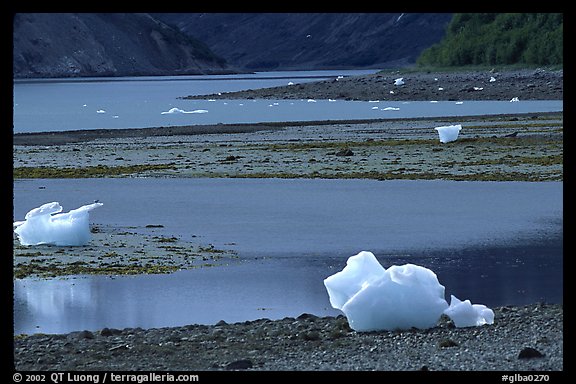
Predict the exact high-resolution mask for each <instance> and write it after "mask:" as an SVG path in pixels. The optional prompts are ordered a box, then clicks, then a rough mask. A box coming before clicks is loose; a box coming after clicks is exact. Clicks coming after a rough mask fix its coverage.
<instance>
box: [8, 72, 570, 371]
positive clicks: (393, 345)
mask: <svg viewBox="0 0 576 384" xmlns="http://www.w3.org/2000/svg"><path fill="white" fill-rule="evenodd" d="M399 77H403V78H404V80H405V84H406V86H403V87H397V86H394V84H393V82H394V79H396V78H399ZM491 77H493V78H494V79H495V80H494V81H490V78H491ZM408 85H411V86H410V87H408ZM474 87H477V88H482V89H481V90H475V89H474ZM439 88H442V89H441V90H439ZM390 91H394V93H393V94H392V93H390ZM182 96H183V97H185V96H186V95H182ZM202 97H205V98H208V97H210V98H218V97H222V98H230V97H234V98H314V99H323V98H334V97H337V98H340V99H342V98H344V99H349V100H487V99H491V100H510V99H511V98H513V97H518V98H519V99H521V100H528V99H557V100H558V99H562V98H563V71H562V70H560V71H548V70H544V69H536V70H518V71H483V72H478V71H476V72H472V71H470V72H457V73H410V72H406V73H398V72H390V73H380V74H375V75H367V76H359V77H350V78H342V79H338V80H329V81H321V82H315V83H307V84H302V85H297V86H286V87H279V88H274V89H268V90H254V91H245V92H240V93H235V94H222V95H209V96H202ZM447 124H462V126H463V129H462V132H461V136H460V138H459V139H458V140H457V141H455V142H452V143H448V144H444V145H440V144H439V142H438V136H437V134H436V133H435V132H434V130H433V128H434V127H437V126H439V125H447ZM13 144H14V146H13V148H14V166H13V167H14V168H13V171H14V178H15V179H17V178H49V177H56V178H66V177H135V176H136V177H264V178H268V177H285V178H295V177H307V178H371V179H378V180H389V179H400V178H411V179H450V180H494V181H501V180H507V181H510V180H518V181H562V180H563V113H542V114H530V115H509V116H489V117H482V116H474V117H460V118H457V119H441V118H439V119H399V120H387V121H379V120H373V121H344V122H338V123H335V122H310V123H305V124H304V123H296V122H286V123H274V124H247V125H241V124H239V125H219V126H210V127H173V128H170V129H167V128H146V129H130V130H94V131H75V132H61V133H58V132H56V133H49V134H48V133H36V134H16V135H14V142H13ZM71 164H73V165H71ZM62 169H65V171H62ZM150 224H151V226H150V227H149V228H139V229H138V230H137V231H135V230H133V229H130V228H107V227H101V228H93V235H94V241H95V242H96V243H94V244H92V245H91V247H86V248H85V249H83V251H84V250H85V251H86V252H84V254H83V255H82V257H83V259H82V260H80V261H81V262H82V263H83V264H78V263H77V261H78V260H77V259H76V258H75V256H74V255H68V254H67V252H68V251H67V250H64V251H62V250H61V249H60V248H59V247H40V248H33V247H22V246H20V245H19V244H18V241H17V239H14V275H15V278H23V277H27V276H36V277H41V278H49V277H51V276H59V275H66V274H74V273H78V271H81V272H80V273H98V272H104V273H110V274H114V273H120V272H119V271H124V272H125V273H159V272H160V273H169V272H171V271H173V270H175V269H185V268H194V267H202V266H208V265H210V266H211V265H212V264H213V263H216V264H217V263H218V262H222V261H224V262H225V261H226V260H227V259H231V258H234V257H236V256H235V255H234V254H233V253H231V252H228V251H226V250H216V249H214V248H213V247H212V246H211V245H210V244H201V243H200V242H198V243H194V244H192V243H182V242H180V241H179V240H178V239H176V238H172V237H170V236H166V235H163V236H156V235H155V233H154V225H155V224H157V223H150ZM136 232H137V233H136ZM104 243H107V244H108V245H109V247H110V249H109V250H108V253H106V254H102V253H101V248H102V247H99V246H98V244H104ZM147 253H148V254H152V253H153V254H154V255H156V257H155V258H149V259H148V260H146V261H144V260H139V261H138V263H136V262H135V258H134V257H135V256H138V255H142V254H147ZM55 258H59V260H58V261H57V262H55ZM50 263H51V264H52V268H48V269H46V268H44V267H46V266H47V265H48V264H50ZM110 265H113V266H116V267H118V268H119V269H118V270H113V269H110V270H108V271H106V270H105V268H106V267H107V266H110ZM80 267H85V270H82V269H78V268H80ZM34 268H36V269H34ZM155 268H156V269H155ZM171 268H173V269H171ZM66 272H68V273H66ZM493 309H494V312H495V321H494V324H493V325H484V326H481V327H472V328H455V327H454V325H453V324H452V322H451V321H450V320H449V319H448V318H446V317H442V318H441V319H440V321H439V322H438V325H437V326H436V327H434V328H431V329H428V330H415V329H414V330H409V331H401V332H400V331H394V332H369V333H359V332H355V331H352V330H351V329H350V328H349V327H348V322H347V320H346V318H345V317H343V316H339V317H316V316H314V315H309V314H302V315H301V316H298V317H297V318H285V319H282V320H274V321H272V320H268V319H261V320H256V321H249V322H243V323H235V324H227V323H225V322H220V323H217V324H214V325H209V326H208V325H194V324H193V325H187V326H183V327H174V328H159V329H140V328H129V329H108V328H105V329H102V330H99V331H93V332H92V331H81V330H79V331H78V332H73V333H70V334H66V335H46V334H34V335H15V336H14V367H15V369H16V370H19V371H63V370H68V371H76V370H78V371H91V370H105V371H110V370H112V371H147V370H154V371H156V370H158V371H230V370H234V371H238V370H239V371H255V370H258V371H374V370H376V371H426V370H429V371H513V372H518V371H562V370H563V369H564V366H563V305H562V304H546V303H534V304H532V305H527V306H516V307H512V306H511V307H498V308H493Z"/></svg>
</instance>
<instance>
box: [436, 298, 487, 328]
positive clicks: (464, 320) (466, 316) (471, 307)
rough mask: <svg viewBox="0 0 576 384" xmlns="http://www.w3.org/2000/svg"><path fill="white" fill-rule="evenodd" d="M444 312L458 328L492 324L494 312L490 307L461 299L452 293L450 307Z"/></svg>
mask: <svg viewBox="0 0 576 384" xmlns="http://www.w3.org/2000/svg"><path fill="white" fill-rule="evenodd" d="M444 313H445V314H446V315H448V316H449V317H450V319H452V321H453V322H454V325H455V326H456V327H458V328H460V327H475V326H478V325H484V324H494V312H493V311H492V310H491V309H490V308H487V307H486V306H485V305H482V304H472V303H471V302H470V300H464V301H461V300H459V299H458V298H457V297H456V296H454V295H451V297H450V307H448V308H447V309H446V310H445V311H444Z"/></svg>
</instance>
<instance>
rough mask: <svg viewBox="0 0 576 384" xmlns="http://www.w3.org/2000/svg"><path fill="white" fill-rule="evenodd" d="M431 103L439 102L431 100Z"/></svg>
mask: <svg viewBox="0 0 576 384" xmlns="http://www.w3.org/2000/svg"><path fill="white" fill-rule="evenodd" d="M430 102H431V103H437V102H438V100H430Z"/></svg>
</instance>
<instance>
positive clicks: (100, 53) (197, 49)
mask: <svg viewBox="0 0 576 384" xmlns="http://www.w3.org/2000/svg"><path fill="white" fill-rule="evenodd" d="M13 26H14V28H13V41H14V56H13V63H14V69H13V75H14V77H16V78H17V77H70V76H131V75H166V74H169V75H173V74H197V73H222V72H224V71H226V69H227V67H226V63H225V61H224V60H223V59H221V58H219V57H217V56H216V55H214V54H213V53H212V52H211V51H210V49H209V48H208V47H207V46H206V45H204V44H202V43H201V42H199V41H197V40H195V39H193V38H191V37H189V36H187V35H185V34H183V33H182V32H180V31H179V30H178V29H176V28H173V27H170V26H168V25H166V24H165V23H163V22H162V21H159V20H157V19H155V18H154V17H152V16H150V15H148V14H135V13H104V14H97V13H24V14H16V15H15V17H14V25H13Z"/></svg>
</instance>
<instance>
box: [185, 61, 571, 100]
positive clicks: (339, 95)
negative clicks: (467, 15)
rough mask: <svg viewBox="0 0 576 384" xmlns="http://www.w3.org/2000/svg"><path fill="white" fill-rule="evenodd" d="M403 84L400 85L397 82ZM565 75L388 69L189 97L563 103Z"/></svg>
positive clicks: (527, 71)
mask: <svg viewBox="0 0 576 384" xmlns="http://www.w3.org/2000/svg"><path fill="white" fill-rule="evenodd" d="M400 78H401V79H402V82H403V85H395V81H396V79H400ZM563 95H564V71H563V70H557V71H551V70H546V69H540V68H539V69H519V70H501V71H499V70H491V71H488V70H487V71H472V70H461V71H454V72H412V71H382V72H380V73H376V74H371V75H363V76H350V77H343V78H339V79H334V80H324V81H317V82H311V83H304V84H295V85H287V86H282V87H274V88H263V89H255V90H246V91H239V92H226V93H219V94H211V95H200V96H186V97H183V98H184V99H204V98H211V99H337V100H342V99H344V100H359V101H370V100H380V101H384V100H386V101H418V100H424V101H430V100H437V101H442V100H447V101H462V100H502V101H510V100H512V99H513V98H518V99H519V100H562V99H563V97H564V96H563Z"/></svg>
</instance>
